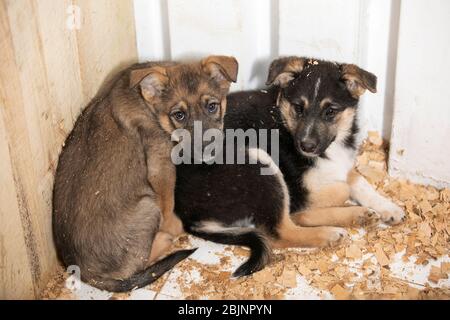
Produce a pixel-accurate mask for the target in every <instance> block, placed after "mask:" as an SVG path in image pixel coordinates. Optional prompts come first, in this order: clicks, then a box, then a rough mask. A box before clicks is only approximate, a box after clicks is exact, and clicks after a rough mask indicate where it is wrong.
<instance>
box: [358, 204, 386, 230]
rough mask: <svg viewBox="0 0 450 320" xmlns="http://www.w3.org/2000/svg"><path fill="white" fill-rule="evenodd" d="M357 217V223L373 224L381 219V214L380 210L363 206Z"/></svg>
mask: <svg viewBox="0 0 450 320" xmlns="http://www.w3.org/2000/svg"><path fill="white" fill-rule="evenodd" d="M356 217H357V219H356V224H357V225H360V226H372V225H376V224H378V223H379V222H380V221H381V215H380V214H379V213H378V212H376V211H375V210H373V209H370V208H366V207H361V209H360V210H359V212H358V214H357V216H356Z"/></svg>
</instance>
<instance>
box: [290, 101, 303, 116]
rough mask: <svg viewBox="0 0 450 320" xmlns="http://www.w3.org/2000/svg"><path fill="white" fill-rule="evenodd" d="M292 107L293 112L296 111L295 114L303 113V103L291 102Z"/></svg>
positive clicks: (300, 114)
mask: <svg viewBox="0 0 450 320" xmlns="http://www.w3.org/2000/svg"><path fill="white" fill-rule="evenodd" d="M291 104H292V105H293V106H294V108H295V112H296V113H297V116H299V117H301V116H302V115H303V111H304V107H305V105H304V103H293V102H292V103H291Z"/></svg>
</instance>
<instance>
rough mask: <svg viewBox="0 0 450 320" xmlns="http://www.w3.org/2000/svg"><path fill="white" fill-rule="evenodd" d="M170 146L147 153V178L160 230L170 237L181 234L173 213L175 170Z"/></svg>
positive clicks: (179, 225)
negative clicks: (154, 202) (154, 194)
mask: <svg viewBox="0 0 450 320" xmlns="http://www.w3.org/2000/svg"><path fill="white" fill-rule="evenodd" d="M167 148H170V146H161V145H160V146H159V148H158V149H157V150H156V149H155V148H152V149H153V150H148V152H147V176H148V180H149V182H150V185H151V186H152V187H153V189H154V191H155V193H156V196H157V199H158V205H159V207H160V209H161V213H162V223H161V227H160V230H161V231H163V232H167V233H169V234H170V235H172V236H177V235H180V234H181V233H183V224H182V222H181V220H180V219H179V218H178V217H177V216H176V215H175V213H174V203H175V202H174V193H175V180H176V169H175V166H174V165H173V163H172V161H171V159H170V156H169V155H170V149H169V150H168V151H167V150H163V149H167Z"/></svg>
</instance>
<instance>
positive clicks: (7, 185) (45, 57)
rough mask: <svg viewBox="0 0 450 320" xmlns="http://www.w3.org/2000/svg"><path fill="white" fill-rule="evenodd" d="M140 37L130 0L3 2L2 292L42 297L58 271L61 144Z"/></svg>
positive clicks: (0, 43)
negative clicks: (56, 190) (54, 203)
mask: <svg viewBox="0 0 450 320" xmlns="http://www.w3.org/2000/svg"><path fill="white" fill-rule="evenodd" d="M73 5H75V6H77V7H78V8H79V9H80V11H79V12H80V28H79V29H71V28H68V25H67V22H68V19H71V13H70V12H72V11H71V10H70V8H71V7H70V6H73ZM77 7H75V8H77ZM135 42H136V41H135V30H134V14H133V1H132V0H114V1H112V0H95V1H92V0H58V1H55V0H39V1H37V0H34V1H27V0H0V52H1V54H0V181H1V185H0V299H2V298H3V299H4V298H7V299H8V298H22V299H26V298H37V297H39V294H40V293H41V291H42V289H43V288H44V287H45V285H46V283H47V281H48V279H49V277H50V276H51V275H52V272H53V271H54V270H55V267H56V265H57V259H56V254H55V251H54V247H53V241H52V233H51V193H52V184H53V174H54V171H55V167H56V164H57V159H58V154H59V151H60V149H61V146H62V143H63V141H64V139H65V137H66V136H67V134H68V133H69V132H70V130H71V129H72V126H73V123H74V121H75V119H76V117H77V115H78V114H79V113H80V110H81V109H82V108H83V107H84V106H85V105H86V104H87V103H88V102H89V100H90V99H91V98H92V97H93V96H94V95H95V93H96V92H97V90H98V88H99V87H100V86H101V84H102V83H103V81H104V80H105V79H106V78H107V77H108V75H110V74H111V73H112V72H114V71H115V70H117V69H118V68H121V67H123V66H124V65H127V64H129V63H132V62H136V61H137V52H136V43H135Z"/></svg>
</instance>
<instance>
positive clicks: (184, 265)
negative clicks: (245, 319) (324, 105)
mask: <svg viewBox="0 0 450 320" xmlns="http://www.w3.org/2000/svg"><path fill="white" fill-rule="evenodd" d="M384 148H385V144H384V143H383V141H382V139H381V138H380V137H379V136H378V135H377V134H376V133H373V132H372V133H369V137H368V139H367V140H366V141H365V142H364V144H363V146H362V149H361V151H360V153H359V155H358V156H357V161H356V168H357V170H358V171H359V172H360V173H361V174H362V175H364V176H365V177H366V178H367V179H368V181H369V182H370V183H372V184H373V185H374V186H375V187H376V189H377V190H378V192H380V193H381V194H382V195H384V196H386V197H388V198H390V199H392V200H393V201H394V202H395V203H397V204H398V205H399V206H401V207H402V208H403V209H404V210H405V213H406V214H407V220H406V221H405V222H404V223H402V224H400V225H397V226H392V227H388V228H382V227H374V228H370V229H365V232H364V233H363V234H362V235H361V236H359V238H358V239H357V240H356V241H349V242H348V243H345V244H343V245H342V246H340V247H337V248H324V249H313V250H308V251H305V250H303V249H286V250H275V252H274V256H273V259H272V261H271V263H270V264H269V265H268V266H266V268H264V269H263V270H261V271H259V272H257V273H255V274H253V275H251V276H249V277H244V278H238V279H236V278H232V277H231V273H230V272H229V270H230V269H231V267H230V257H228V256H227V255H230V254H232V255H234V256H235V257H238V258H239V259H241V260H242V259H246V258H247V257H248V255H249V251H248V250H246V249H245V248H240V247H233V246H226V247H225V251H224V253H226V254H227V255H223V256H220V257H219V260H220V262H219V263H217V264H205V263H200V262H197V261H196V260H193V259H187V260H185V261H183V262H181V263H180V264H179V265H178V266H177V268H176V269H177V270H178V271H180V274H181V275H182V276H180V277H179V278H176V283H177V285H178V286H179V288H180V290H181V293H182V295H183V297H185V298H187V299H204V298H208V299H282V298H283V297H285V296H286V295H287V294H288V293H289V292H290V291H289V290H291V289H292V288H295V287H296V286H297V285H298V282H297V279H298V277H302V278H303V279H304V280H305V281H306V283H307V284H308V285H310V286H311V287H313V288H315V289H317V290H320V292H322V296H323V295H324V294H325V293H331V294H332V296H333V297H334V298H336V299H390V300H392V299H450V288H448V286H447V287H446V286H439V284H442V283H443V281H446V280H443V279H446V278H447V277H448V274H449V272H450V262H447V261H445V262H442V263H440V265H439V266H435V265H436V263H432V264H433V266H431V267H430V274H429V276H428V279H429V282H426V281H425V282H422V283H416V282H414V281H413V280H411V279H409V280H408V279H407V278H403V276H402V278H399V276H398V275H394V274H393V270H392V262H393V261H395V259H396V258H395V257H396V256H397V255H399V254H400V258H398V259H400V261H403V262H405V263H412V264H413V265H418V266H425V265H428V264H430V263H431V262H433V261H435V260H436V259H439V258H441V257H444V256H448V253H449V244H450V190H449V189H442V190H438V189H436V188H433V187H430V186H422V185H416V184H412V183H410V182H408V181H405V180H400V179H393V178H391V177H390V176H388V175H387V172H386V160H387V155H386V151H385V149H384ZM402 152H406V151H405V150H403V151H402ZM349 233H350V234H351V235H355V236H357V235H358V230H357V229H350V230H349ZM190 237H191V236H183V237H180V239H179V240H178V241H177V242H176V243H175V245H174V248H183V247H191V244H190V243H189V242H190V241H189V238H190ZM411 261H412V262H411ZM194 274H199V275H200V277H201V279H200V280H196V281H194V280H192V279H193V278H194V277H193V276H192V275H194ZM60 280H61V279H60ZM165 281H166V278H165V277H163V278H162V279H160V280H158V281H157V282H156V283H154V284H153V285H151V286H150V289H152V290H155V291H158V290H160V289H161V286H162V285H163V284H164V282H165ZM51 290H55V291H54V292H52V293H51V295H50V294H48V295H47V298H54V297H57V296H58V295H59V293H60V291H61V286H60V287H59V289H50V291H51ZM58 290H59V291H58Z"/></svg>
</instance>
